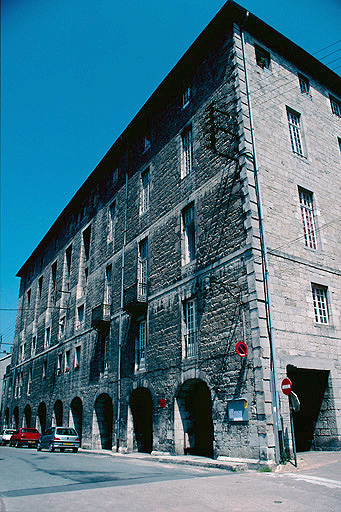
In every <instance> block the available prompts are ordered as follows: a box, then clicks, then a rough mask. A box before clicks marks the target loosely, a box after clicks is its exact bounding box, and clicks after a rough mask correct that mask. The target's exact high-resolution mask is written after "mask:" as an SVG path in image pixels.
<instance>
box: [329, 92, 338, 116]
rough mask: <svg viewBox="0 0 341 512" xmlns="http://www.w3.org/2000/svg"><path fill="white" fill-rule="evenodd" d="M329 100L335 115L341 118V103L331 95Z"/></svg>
mask: <svg viewBox="0 0 341 512" xmlns="http://www.w3.org/2000/svg"><path fill="white" fill-rule="evenodd" d="M329 99H330V106H331V108H332V112H333V114H335V115H336V116H338V117H341V102H340V101H339V100H337V99H336V98H334V97H333V96H330V95H329Z"/></svg>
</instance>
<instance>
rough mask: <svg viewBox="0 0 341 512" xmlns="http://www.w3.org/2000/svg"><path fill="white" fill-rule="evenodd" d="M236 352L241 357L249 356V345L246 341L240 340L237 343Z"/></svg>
mask: <svg viewBox="0 0 341 512" xmlns="http://www.w3.org/2000/svg"><path fill="white" fill-rule="evenodd" d="M236 352H237V354H238V355H239V356H240V357H245V356H247V345H246V343H244V341H238V343H237V344H236Z"/></svg>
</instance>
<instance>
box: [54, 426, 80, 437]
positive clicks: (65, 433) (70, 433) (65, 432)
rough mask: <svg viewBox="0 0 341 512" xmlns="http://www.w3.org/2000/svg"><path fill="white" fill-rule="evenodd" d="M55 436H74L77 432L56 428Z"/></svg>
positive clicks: (71, 429) (70, 429)
mask: <svg viewBox="0 0 341 512" xmlns="http://www.w3.org/2000/svg"><path fill="white" fill-rule="evenodd" d="M56 433H57V434H59V435H61V436H76V435H77V432H76V431H75V430H74V429H73V428H57V432H56Z"/></svg>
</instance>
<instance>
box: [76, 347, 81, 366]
mask: <svg viewBox="0 0 341 512" xmlns="http://www.w3.org/2000/svg"><path fill="white" fill-rule="evenodd" d="M80 364H81V346H80V345H77V347H76V349H75V370H78V369H79V367H80Z"/></svg>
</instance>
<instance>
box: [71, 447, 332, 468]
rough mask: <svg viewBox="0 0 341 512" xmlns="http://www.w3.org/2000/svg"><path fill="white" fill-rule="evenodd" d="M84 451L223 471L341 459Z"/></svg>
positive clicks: (305, 465)
mask: <svg viewBox="0 0 341 512" xmlns="http://www.w3.org/2000/svg"><path fill="white" fill-rule="evenodd" d="M79 451H80V452H81V453H85V454H87V453H88V454H96V455H104V456H109V457H116V458H121V459H124V458H126V459H127V458H128V459H138V460H145V461H148V462H161V463H163V464H182V465H186V466H199V467H206V468H218V469H223V470H225V471H234V472H237V471H247V470H256V471H257V470H260V471H262V470H263V471H264V470H266V469H267V468H268V470H270V471H275V472H281V473H284V472H293V471H307V470H309V469H314V468H317V467H321V466H324V465H327V464H330V463H333V462H341V452H313V451H312V452H301V453H298V455H297V468H295V466H294V464H293V461H291V462H287V463H286V464H280V465H276V464H275V463H274V462H272V461H260V460H257V459H238V458H233V457H218V459H209V458H207V457H200V456H196V455H170V454H168V453H162V452H152V453H151V454H149V453H140V452H132V453H117V452H113V451H111V450H84V449H82V448H81V449H80V450H79Z"/></svg>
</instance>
